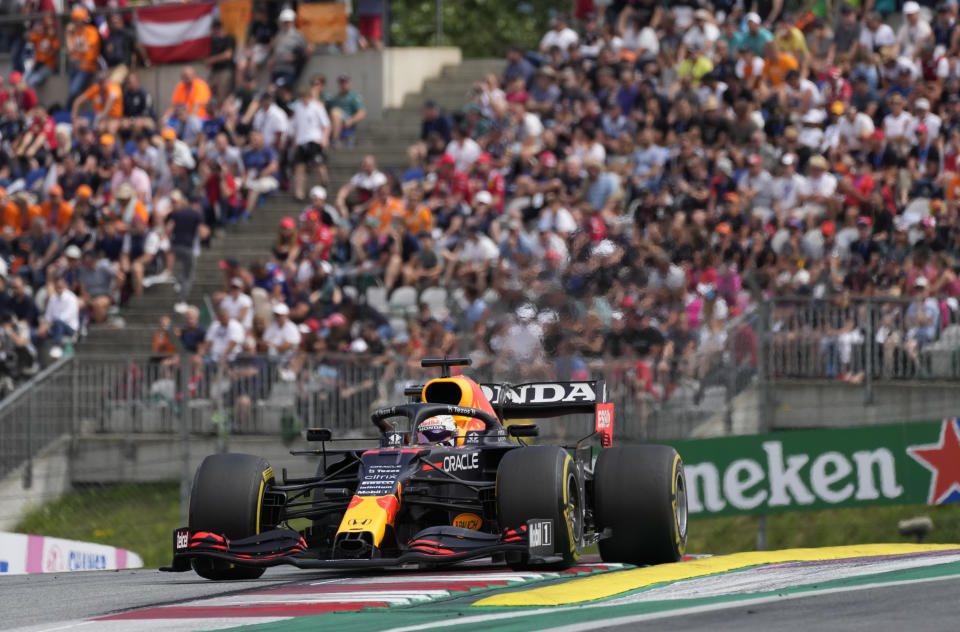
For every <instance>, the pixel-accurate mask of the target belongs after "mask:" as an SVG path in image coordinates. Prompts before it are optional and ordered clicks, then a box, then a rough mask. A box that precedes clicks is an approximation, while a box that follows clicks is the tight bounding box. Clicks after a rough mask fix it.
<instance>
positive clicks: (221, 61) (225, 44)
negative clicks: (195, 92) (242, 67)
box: [203, 20, 237, 101]
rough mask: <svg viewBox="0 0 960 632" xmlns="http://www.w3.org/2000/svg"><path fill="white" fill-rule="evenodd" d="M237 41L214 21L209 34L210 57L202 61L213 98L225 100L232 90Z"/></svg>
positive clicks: (235, 66)
mask: <svg viewBox="0 0 960 632" xmlns="http://www.w3.org/2000/svg"><path fill="white" fill-rule="evenodd" d="M236 53H237V40H236V38H235V37H234V36H233V35H231V34H230V33H228V32H227V31H226V29H224V28H223V22H221V21H220V20H214V21H213V26H212V27H211V33H210V56H209V57H207V58H206V59H205V60H204V61H203V65H204V66H206V67H207V68H208V69H209V71H210V75H209V78H208V79H207V81H208V83H209V84H210V91H211V93H212V95H213V96H214V97H216V98H217V99H220V100H221V101H223V100H225V99H226V98H227V97H228V96H229V95H230V92H231V91H232V90H233V80H234V77H235V76H236V72H237V65H236V63H235V62H234V58H235V57H236V56H237V55H236Z"/></svg>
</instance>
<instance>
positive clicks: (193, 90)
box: [161, 66, 211, 121]
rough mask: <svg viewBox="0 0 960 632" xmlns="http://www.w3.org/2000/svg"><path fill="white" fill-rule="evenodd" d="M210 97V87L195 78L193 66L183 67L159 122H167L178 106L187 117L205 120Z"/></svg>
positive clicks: (195, 72) (195, 73)
mask: <svg viewBox="0 0 960 632" xmlns="http://www.w3.org/2000/svg"><path fill="white" fill-rule="evenodd" d="M210 96H211V94H210V86H209V85H207V82H206V81H204V80H203V79H201V78H200V77H198V76H197V71H196V70H194V68H193V66H185V67H184V68H183V70H181V71H180V81H178V82H177V85H176V86H174V88H173V95H171V97H170V104H169V105H168V106H167V109H166V111H164V113H163V116H162V117H161V120H163V121H169V120H170V118H171V117H173V113H174V110H175V109H176V107H177V106H178V105H182V106H183V107H184V109H185V112H186V115H187V116H188V117H189V116H195V117H197V118H199V119H201V120H206V118H207V102H208V101H210Z"/></svg>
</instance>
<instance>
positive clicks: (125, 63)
mask: <svg viewBox="0 0 960 632" xmlns="http://www.w3.org/2000/svg"><path fill="white" fill-rule="evenodd" d="M135 57H136V58H137V59H139V60H141V61H142V63H143V65H144V66H149V65H150V56H149V55H147V51H146V49H145V48H144V47H143V44H141V43H140V42H138V41H137V38H136V36H135V35H134V34H133V31H132V30H131V29H130V28H128V27H127V25H126V24H125V23H124V21H123V16H122V15H121V14H119V13H113V14H111V15H110V18H109V34H108V35H107V37H106V38H105V39H104V40H103V60H104V61H105V62H106V64H107V68H111V69H112V70H113V72H112V76H114V77H117V79H116V81H118V82H119V81H121V80H122V79H123V76H124V75H125V74H126V73H127V72H128V71H129V70H130V69H131V68H133V66H134V58H135Z"/></svg>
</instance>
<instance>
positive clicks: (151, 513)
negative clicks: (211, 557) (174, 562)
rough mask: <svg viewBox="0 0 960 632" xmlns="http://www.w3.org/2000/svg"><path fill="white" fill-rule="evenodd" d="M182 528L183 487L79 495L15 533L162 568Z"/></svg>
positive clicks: (32, 517)
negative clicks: (98, 547)
mask: <svg viewBox="0 0 960 632" xmlns="http://www.w3.org/2000/svg"><path fill="white" fill-rule="evenodd" d="M179 523H180V487H179V485H178V484H177V483H156V484H153V483H151V484H140V485H117V486H110V487H89V488H82V489H79V490H77V491H74V492H72V493H69V494H66V495H65V496H62V497H61V498H59V499H57V500H55V501H52V502H49V503H46V504H44V505H42V506H40V507H37V508H36V509H34V510H32V511H30V512H28V513H27V515H26V516H24V518H23V520H21V521H20V523H19V524H18V525H17V526H16V527H15V529H14V530H15V531H17V532H20V533H31V534H35V535H48V536H53V537H57V538H67V539H70V540H81V541H83V542H96V543H98V544H108V545H110V546H116V547H120V548H124V549H128V550H130V551H133V552H134V553H136V554H137V555H139V556H140V557H142V558H143V564H144V567H145V568H157V567H158V566H164V565H166V564H169V563H170V557H171V555H172V551H173V548H172V547H173V540H172V537H173V536H172V533H173V530H174V529H175V528H176V527H177V526H179Z"/></svg>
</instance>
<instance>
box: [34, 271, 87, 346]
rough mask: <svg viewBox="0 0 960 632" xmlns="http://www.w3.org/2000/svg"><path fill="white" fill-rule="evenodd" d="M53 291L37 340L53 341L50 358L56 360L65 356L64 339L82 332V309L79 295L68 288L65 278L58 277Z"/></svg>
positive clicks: (48, 299)
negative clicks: (49, 339)
mask: <svg viewBox="0 0 960 632" xmlns="http://www.w3.org/2000/svg"><path fill="white" fill-rule="evenodd" d="M52 289H53V291H52V292H50V293H49V295H48V296H47V305H46V309H45V310H44V313H43V319H42V320H41V321H40V324H39V326H38V327H37V333H36V338H37V340H38V341H40V340H43V339H45V338H51V339H52V340H53V344H54V346H53V347H52V348H51V349H50V357H51V358H53V359H55V360H56V359H57V358H60V357H61V356H63V341H64V338H68V337H71V336H75V335H76V334H77V333H78V332H79V331H80V309H79V301H78V299H77V295H76V294H74V293H73V292H71V291H70V288H68V287H67V281H66V279H64V277H63V276H57V278H56V280H55V281H54V282H53V288H52Z"/></svg>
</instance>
